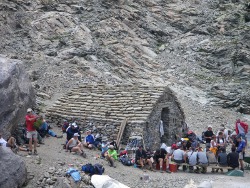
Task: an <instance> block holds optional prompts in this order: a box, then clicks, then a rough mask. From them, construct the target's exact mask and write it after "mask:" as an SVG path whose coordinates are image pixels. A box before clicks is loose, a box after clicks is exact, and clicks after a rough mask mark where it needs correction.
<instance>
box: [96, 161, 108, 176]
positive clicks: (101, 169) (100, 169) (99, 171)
mask: <svg viewBox="0 0 250 188" xmlns="http://www.w3.org/2000/svg"><path fill="white" fill-rule="evenodd" d="M94 168H95V174H98V175H102V174H103V173H104V171H105V168H104V167H103V166H102V165H101V164H98V163H96V164H94Z"/></svg>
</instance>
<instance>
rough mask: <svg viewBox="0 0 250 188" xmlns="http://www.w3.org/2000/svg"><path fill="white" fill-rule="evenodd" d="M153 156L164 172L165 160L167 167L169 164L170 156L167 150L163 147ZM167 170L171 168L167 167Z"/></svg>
mask: <svg viewBox="0 0 250 188" xmlns="http://www.w3.org/2000/svg"><path fill="white" fill-rule="evenodd" d="M153 158H154V161H155V162H156V163H158V164H159V165H160V172H161V173H163V170H162V166H163V162H166V167H167V166H168V158H167V152H166V150H165V149H163V148H161V149H158V150H156V152H155V154H154V157H153ZM167 171H169V170H168V169H167Z"/></svg>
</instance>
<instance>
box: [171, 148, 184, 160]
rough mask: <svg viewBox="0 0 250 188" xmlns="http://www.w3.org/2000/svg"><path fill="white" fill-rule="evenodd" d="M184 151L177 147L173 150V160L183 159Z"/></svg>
mask: <svg viewBox="0 0 250 188" xmlns="http://www.w3.org/2000/svg"><path fill="white" fill-rule="evenodd" d="M184 154H185V152H184V151H183V150H180V149H177V150H174V152H173V155H174V160H183V158H184Z"/></svg>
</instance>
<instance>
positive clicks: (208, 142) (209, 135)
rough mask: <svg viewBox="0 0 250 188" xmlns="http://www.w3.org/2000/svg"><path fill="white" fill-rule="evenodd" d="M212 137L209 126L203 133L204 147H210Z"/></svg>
mask: <svg viewBox="0 0 250 188" xmlns="http://www.w3.org/2000/svg"><path fill="white" fill-rule="evenodd" d="M213 135H214V133H213V131H212V126H211V125H209V126H208V127H207V131H206V132H205V133H204V137H205V139H206V147H210V142H211V140H212V136H213Z"/></svg>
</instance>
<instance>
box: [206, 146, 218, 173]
mask: <svg viewBox="0 0 250 188" xmlns="http://www.w3.org/2000/svg"><path fill="white" fill-rule="evenodd" d="M206 155H207V160H208V165H217V164H218V162H217V159H216V157H215V154H214V153H213V152H212V151H211V150H210V148H209V147H207V148H206ZM211 172H212V173H214V172H215V170H214V168H212V171H211Z"/></svg>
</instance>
